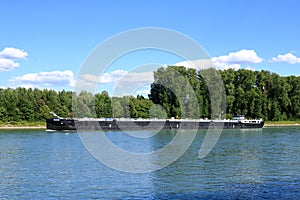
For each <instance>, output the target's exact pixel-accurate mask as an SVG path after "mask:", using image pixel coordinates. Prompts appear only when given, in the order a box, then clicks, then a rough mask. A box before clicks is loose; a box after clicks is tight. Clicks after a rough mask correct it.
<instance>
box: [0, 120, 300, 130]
mask: <svg viewBox="0 0 300 200" xmlns="http://www.w3.org/2000/svg"><path fill="white" fill-rule="evenodd" d="M289 126H290V127H297V126H300V124H299V123H294V124H290V123H280V124H277V123H268V122H267V123H265V125H264V127H289ZM14 129H15V130H22V129H28V130H30V129H46V126H44V125H38V126H14V125H3V126H0V130H14Z"/></svg>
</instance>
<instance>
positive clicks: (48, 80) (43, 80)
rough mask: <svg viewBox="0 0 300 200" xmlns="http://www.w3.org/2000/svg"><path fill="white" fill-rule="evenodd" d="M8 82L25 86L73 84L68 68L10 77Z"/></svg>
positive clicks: (71, 74) (72, 76) (72, 77)
mask: <svg viewBox="0 0 300 200" xmlns="http://www.w3.org/2000/svg"><path fill="white" fill-rule="evenodd" d="M10 82H14V83H17V84H20V85H23V86H26V87H30V86H32V87H40V86H46V87H49V86H61V87H63V86H73V85H74V73H73V72H72V71H70V70H65V71H52V72H39V73H29V74H25V75H23V76H17V77H13V78H12V79H10Z"/></svg>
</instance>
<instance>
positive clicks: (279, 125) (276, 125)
mask: <svg viewBox="0 0 300 200" xmlns="http://www.w3.org/2000/svg"><path fill="white" fill-rule="evenodd" d="M281 126H300V124H265V125H264V127H281Z"/></svg>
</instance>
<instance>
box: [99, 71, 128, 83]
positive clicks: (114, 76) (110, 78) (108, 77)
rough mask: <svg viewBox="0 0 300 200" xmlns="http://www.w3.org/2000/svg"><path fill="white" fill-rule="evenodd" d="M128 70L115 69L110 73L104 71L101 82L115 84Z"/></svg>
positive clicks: (100, 78)
mask: <svg viewBox="0 0 300 200" xmlns="http://www.w3.org/2000/svg"><path fill="white" fill-rule="evenodd" d="M127 73H128V71H125V70H115V71H112V72H109V73H104V74H103V75H102V76H100V77H99V79H98V80H99V82H100V83H102V84H113V83H116V82H118V81H120V80H121V79H122V78H123V77H124V76H125V75H126V74H127Z"/></svg>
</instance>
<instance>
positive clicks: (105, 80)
mask: <svg viewBox="0 0 300 200" xmlns="http://www.w3.org/2000/svg"><path fill="white" fill-rule="evenodd" d="M153 81H154V77H153V72H152V71H144V72H139V71H125V70H115V71H112V72H107V73H104V74H103V75H101V76H99V77H97V76H96V75H93V74H83V75H80V76H79V77H78V78H77V80H76V89H78V90H86V91H94V90H95V89H96V88H97V86H98V85H100V86H109V87H112V88H113V90H114V91H113V95H114V96H120V95H124V94H135V93H136V91H137V90H141V88H143V87H145V86H147V87H148V88H149V86H150V84H151V83H153ZM143 90H144V89H143ZM143 93H145V91H143ZM148 93H149V90H148Z"/></svg>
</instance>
